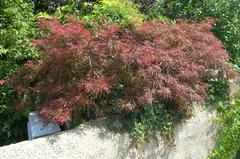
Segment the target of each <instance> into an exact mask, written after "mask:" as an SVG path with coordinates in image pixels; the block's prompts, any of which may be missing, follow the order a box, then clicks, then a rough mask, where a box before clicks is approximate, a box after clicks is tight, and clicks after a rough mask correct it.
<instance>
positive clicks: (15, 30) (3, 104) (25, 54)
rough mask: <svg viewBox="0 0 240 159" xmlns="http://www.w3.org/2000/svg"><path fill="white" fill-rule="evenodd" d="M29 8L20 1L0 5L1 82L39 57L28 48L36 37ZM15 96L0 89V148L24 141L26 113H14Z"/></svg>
mask: <svg viewBox="0 0 240 159" xmlns="http://www.w3.org/2000/svg"><path fill="white" fill-rule="evenodd" d="M34 24H35V22H34V15H33V13H32V5H31V4H27V3H24V2H23V0H8V1H0V80H4V79H6V78H7V77H9V76H10V75H12V74H14V72H15V69H16V68H17V67H18V66H19V65H21V64H22V63H23V62H24V61H26V60H28V59H35V58H37V57H38V55H37V54H36V53H35V51H34V48H31V47H30V39H31V38H34V37H36V35H37V32H36V30H35V29H34V28H33V26H34ZM16 99H17V96H16V95H15V94H14V92H13V91H12V89H10V88H9V87H7V86H0V145H4V144H9V143H12V142H17V141H21V140H23V139H25V138H26V126H27V125H26V120H27V118H26V113H27V112H28V111H26V109H23V110H21V111H16V110H15V108H14V104H15V103H14V102H15V100H16Z"/></svg>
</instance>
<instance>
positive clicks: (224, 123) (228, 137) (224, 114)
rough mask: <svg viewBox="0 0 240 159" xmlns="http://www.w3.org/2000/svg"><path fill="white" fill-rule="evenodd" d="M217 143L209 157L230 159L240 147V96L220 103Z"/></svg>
mask: <svg viewBox="0 0 240 159" xmlns="http://www.w3.org/2000/svg"><path fill="white" fill-rule="evenodd" d="M220 107H221V110H222V111H221V112H220V113H219V116H218V120H217V121H218V124H219V126H220V128H219V130H218V134H217V144H216V146H215V148H214V150H213V151H212V152H211V153H210V154H209V159H229V158H231V157H232V156H234V155H235V154H236V153H237V152H238V150H239V149H240V144H239V143H240V98H239V96H238V97H237V98H236V99H234V100H232V101H231V102H224V103H222V104H220Z"/></svg>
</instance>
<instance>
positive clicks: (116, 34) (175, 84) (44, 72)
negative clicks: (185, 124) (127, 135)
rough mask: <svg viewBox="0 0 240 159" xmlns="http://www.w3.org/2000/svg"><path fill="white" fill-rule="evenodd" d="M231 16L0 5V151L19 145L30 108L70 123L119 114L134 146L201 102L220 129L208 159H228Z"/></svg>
mask: <svg viewBox="0 0 240 159" xmlns="http://www.w3.org/2000/svg"><path fill="white" fill-rule="evenodd" d="M37 17H38V19H39V20H40V21H41V24H40V23H39V22H37V21H36V18H37ZM40 17H41V18H40ZM239 17H240V1H239V0H132V1H130V0H129V1H127V0H112V1H107V0H83V1H79V0H68V1H66V0H42V1H39V0H2V1H0V145H5V144H9V143H13V142H17V141H21V140H24V139H25V138H26V120H27V116H28V113H29V111H30V110H32V109H37V110H40V113H41V114H42V115H43V116H46V117H48V118H49V119H51V120H54V121H57V122H59V123H61V124H62V123H64V122H65V121H67V120H72V123H73V124H72V125H77V124H78V123H79V122H80V121H83V120H86V121H87V120H89V119H96V118H99V117H102V116H108V117H110V116H113V115H118V114H119V113H120V112H124V113H121V114H124V115H123V118H124V120H125V119H126V120H125V121H127V123H128V125H129V126H130V129H129V130H130V132H131V134H132V136H133V138H134V139H135V140H136V142H138V143H143V141H144V140H148V139H149V138H151V137H154V136H155V135H157V134H159V133H160V134H162V135H165V136H166V137H168V138H169V137H171V133H172V132H171V128H172V126H173V124H174V122H173V121H176V118H178V119H179V117H181V118H183V117H184V116H186V115H189V114H191V104H192V103H193V102H206V100H207V104H208V105H211V108H213V109H214V110H217V111H218V113H219V115H218V121H219V122H218V124H219V126H220V129H219V133H218V135H217V144H216V148H215V149H214V150H213V152H212V153H211V154H210V155H209V158H211V159H215V158H216V159H219V158H223V159H224V158H229V157H231V156H233V155H234V154H235V153H236V152H237V151H238V150H239V149H240V148H239V147H240V146H239V141H238V139H239V138H240V134H239V127H240V125H239V123H240V119H239V108H240V105H239V97H238V96H236V97H234V99H231V100H230V98H229V96H228V93H227V92H228V91H227V90H228V82H227V81H228V79H229V78H235V77H236V76H237V73H236V72H235V71H233V68H235V70H238V69H239V65H240V18H239ZM44 18H46V19H48V20H45V19H44ZM183 19H185V20H183ZM208 19H210V20H208ZM213 19H214V20H213ZM189 21H191V22H189ZM212 25H213V27H212ZM39 28H41V29H39ZM213 34H214V35H215V36H216V37H217V38H218V39H217V38H216V37H214V36H213ZM33 39H36V40H34V41H33ZM219 40H220V41H221V42H222V43H220V41H219ZM31 42H33V43H32V44H33V45H32V44H31ZM34 46H37V48H35V47H34ZM224 48H225V49H226V50H227V51H228V53H229V56H230V57H229V56H228V54H227V52H226V50H225V49H224ZM160 57H161V58H160ZM114 70H115V71H114ZM221 92H222V93H221ZM232 98H233V97H232ZM216 103H217V104H216Z"/></svg>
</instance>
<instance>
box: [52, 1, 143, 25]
mask: <svg viewBox="0 0 240 159" xmlns="http://www.w3.org/2000/svg"><path fill="white" fill-rule="evenodd" d="M77 4H78V3H72V4H69V5H65V6H62V7H59V8H58V9H57V11H56V12H55V15H56V17H57V18H58V19H59V20H60V21H61V22H66V21H67V20H66V19H67V18H66V17H67V16H69V15H71V14H74V15H78V16H79V17H80V19H82V20H84V21H87V22H88V26H89V27H95V28H96V27H97V26H98V24H99V23H102V22H103V23H104V22H108V23H117V24H120V25H122V26H126V27H127V26H130V25H133V24H139V23H141V22H142V21H143V19H144V16H143V15H142V14H140V12H139V10H138V7H137V6H136V5H134V4H133V3H132V2H129V1H127V0H112V1H108V0H102V1H100V2H99V3H94V4H93V3H89V2H85V3H83V4H82V10H79V9H78V7H77ZM89 7H90V8H92V10H88V9H87V8H89Z"/></svg>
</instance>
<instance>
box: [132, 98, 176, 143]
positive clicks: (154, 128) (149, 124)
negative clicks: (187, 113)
mask: <svg viewBox="0 0 240 159" xmlns="http://www.w3.org/2000/svg"><path fill="white" fill-rule="evenodd" d="M172 126H173V116H172V115H171V114H170V112H169V111H167V109H166V106H165V105H164V104H162V103H160V102H155V103H153V104H151V105H148V106H146V107H144V108H143V110H141V111H139V112H138V113H137V115H136V116H135V119H134V127H133V130H132V132H131V134H132V137H133V140H134V141H135V142H136V144H138V145H139V144H140V145H141V144H143V142H144V141H146V140H149V139H151V138H154V137H156V135H158V134H161V135H162V136H164V137H166V138H168V139H170V138H171V137H172Z"/></svg>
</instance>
